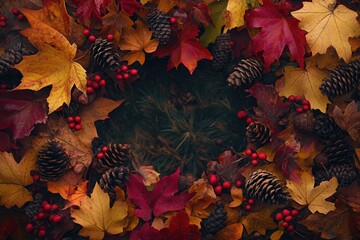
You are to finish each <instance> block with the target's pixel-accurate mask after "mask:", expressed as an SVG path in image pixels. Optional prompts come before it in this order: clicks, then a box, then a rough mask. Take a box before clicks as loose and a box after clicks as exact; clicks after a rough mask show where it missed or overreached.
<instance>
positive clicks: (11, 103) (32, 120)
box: [0, 90, 47, 139]
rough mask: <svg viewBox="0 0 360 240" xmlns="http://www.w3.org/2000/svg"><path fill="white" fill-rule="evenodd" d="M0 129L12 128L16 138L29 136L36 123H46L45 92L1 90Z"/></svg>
mask: <svg viewBox="0 0 360 240" xmlns="http://www.w3.org/2000/svg"><path fill="white" fill-rule="evenodd" d="M0 116H1V118H0V129H7V128H9V129H11V131H12V137H13V138H14V139H21V138H23V137H25V136H29V135H30V133H31V131H32V130H33V129H34V127H35V124H37V123H45V122H46V119H47V104H46V102H45V97H44V94H39V93H34V92H32V91H27V90H25V91H11V92H7V91H0Z"/></svg>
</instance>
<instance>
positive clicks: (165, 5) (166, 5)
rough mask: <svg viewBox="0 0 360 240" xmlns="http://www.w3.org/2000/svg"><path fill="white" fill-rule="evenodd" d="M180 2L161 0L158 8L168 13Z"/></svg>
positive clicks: (176, 0)
mask: <svg viewBox="0 0 360 240" xmlns="http://www.w3.org/2000/svg"><path fill="white" fill-rule="evenodd" d="M177 4H178V0H159V5H158V7H157V8H158V9H159V10H160V11H162V12H165V13H167V12H168V11H170V10H171V9H172V8H173V7H175V6H176V5H177Z"/></svg>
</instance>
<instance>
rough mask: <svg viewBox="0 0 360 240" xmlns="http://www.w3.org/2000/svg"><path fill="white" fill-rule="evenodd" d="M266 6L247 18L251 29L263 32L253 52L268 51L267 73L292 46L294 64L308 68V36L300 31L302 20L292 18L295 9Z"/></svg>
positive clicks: (266, 59)
mask: <svg viewBox="0 0 360 240" xmlns="http://www.w3.org/2000/svg"><path fill="white" fill-rule="evenodd" d="M263 2H264V5H263V6H262V7H259V8H254V9H250V10H249V11H248V12H247V14H246V17H245V18H246V21H247V24H248V26H249V27H251V28H261V31H260V33H258V34H257V35H256V36H255V37H254V38H253V44H252V50H253V52H255V53H257V52H261V51H264V52H263V54H262V56H263V57H264V61H265V71H267V70H269V68H270V65H271V63H272V62H274V61H275V60H277V59H279V57H280V56H281V54H282V52H283V50H284V48H285V46H288V48H289V50H290V53H291V55H292V56H291V60H292V61H293V60H296V61H297V63H298V64H299V66H300V67H301V68H304V54H305V45H306V39H305V34H306V33H305V31H303V30H301V29H300V28H299V26H298V24H299V20H297V19H295V18H294V17H292V16H291V15H290V14H289V12H290V10H292V9H291V6H290V5H289V4H286V2H283V3H282V4H273V3H272V2H271V1H270V0H264V1H263Z"/></svg>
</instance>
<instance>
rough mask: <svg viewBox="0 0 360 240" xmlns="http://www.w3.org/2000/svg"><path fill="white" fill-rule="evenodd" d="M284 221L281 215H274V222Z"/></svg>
mask: <svg viewBox="0 0 360 240" xmlns="http://www.w3.org/2000/svg"><path fill="white" fill-rule="evenodd" d="M283 219H284V216H283V215H282V213H280V212H279V213H277V214H276V215H275V220H276V221H278V222H279V221H281V220H283Z"/></svg>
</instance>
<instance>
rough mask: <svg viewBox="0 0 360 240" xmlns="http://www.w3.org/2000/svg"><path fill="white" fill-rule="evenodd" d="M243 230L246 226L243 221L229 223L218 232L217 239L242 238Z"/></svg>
mask: <svg viewBox="0 0 360 240" xmlns="http://www.w3.org/2000/svg"><path fill="white" fill-rule="evenodd" d="M243 230H244V226H243V225H242V224H241V223H233V224H229V225H226V226H225V227H224V228H223V229H221V230H220V231H218V232H217V233H216V235H215V239H216V240H223V239H241V237H242V234H243Z"/></svg>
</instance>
